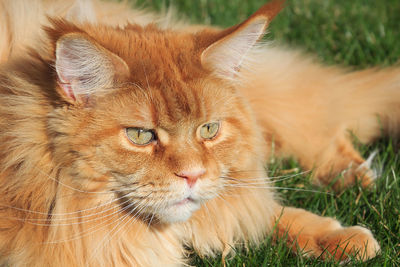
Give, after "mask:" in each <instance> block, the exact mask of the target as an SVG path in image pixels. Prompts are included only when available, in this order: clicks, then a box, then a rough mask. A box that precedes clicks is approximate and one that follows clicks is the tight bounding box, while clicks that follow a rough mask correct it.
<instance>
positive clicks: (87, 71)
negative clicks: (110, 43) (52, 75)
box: [55, 33, 128, 102]
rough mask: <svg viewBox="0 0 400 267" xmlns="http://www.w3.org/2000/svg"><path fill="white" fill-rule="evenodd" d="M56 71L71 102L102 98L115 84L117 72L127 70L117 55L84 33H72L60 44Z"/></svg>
mask: <svg viewBox="0 0 400 267" xmlns="http://www.w3.org/2000/svg"><path fill="white" fill-rule="evenodd" d="M55 65H56V71H57V76H58V81H59V85H60V87H61V88H62V89H63V93H64V94H65V96H67V98H68V100H69V101H72V102H75V101H77V100H80V99H83V98H88V97H90V96H91V95H102V94H105V93H106V92H108V91H109V89H110V88H112V87H113V85H114V83H115V76H116V75H117V73H116V70H117V69H121V66H123V67H124V69H127V68H128V67H127V65H126V63H125V62H124V61H123V60H122V59H121V58H119V57H118V56H117V55H115V54H113V53H111V52H110V51H108V50H107V49H105V48H103V47H102V46H100V45H99V44H97V43H96V42H95V41H94V40H92V39H91V38H90V37H88V36H85V35H84V34H81V33H69V34H66V35H64V36H62V37H61V38H60V39H59V40H58V41H57V43H56V61H55Z"/></svg>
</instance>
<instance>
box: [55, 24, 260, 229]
mask: <svg viewBox="0 0 400 267" xmlns="http://www.w3.org/2000/svg"><path fill="white" fill-rule="evenodd" d="M248 24H249V25H248V26H246V27H244V29H243V30H240V31H238V32H234V33H235V34H234V36H233V37H232V38H231V39H232V40H230V39H228V43H226V39H227V38H226V36H225V35H226V34H225V33H223V34H220V33H218V34H219V35H221V36H222V37H224V36H225V38H224V39H222V41H217V42H215V40H219V39H218V38H219V37H218V38H215V37H213V34H214V33H211V34H210V33H204V34H206V35H207V36H206V37H205V38H204V39H205V40H208V39H213V38H214V39H215V40H214V41H213V42H212V44H211V45H209V46H208V47H205V48H206V49H205V48H198V46H199V45H198V43H199V42H200V43H201V40H200V39H199V38H200V37H199V35H193V36H192V35H185V34H181V35H177V36H174V34H171V33H163V32H157V31H155V32H154V31H150V32H149V33H148V34H147V36H146V38H143V37H142V35H141V33H140V34H139V35H138V33H137V32H133V33H132V31H131V30H127V31H126V32H124V33H123V34H122V37H121V31H118V32H117V33H113V32H111V33H109V36H111V37H113V38H110V40H109V41H108V43H107V41H104V38H103V41H102V44H101V45H100V44H99V43H98V42H96V41H95V40H93V38H92V36H90V37H88V36H87V35H86V34H82V33H68V34H66V35H64V36H62V37H61V38H59V40H58V41H57V47H56V61H55V63H56V70H57V75H58V90H59V92H61V94H62V95H63V96H64V98H66V99H67V100H68V102H70V103H72V104H71V105H68V107H62V108H58V109H56V110H55V112H54V114H53V117H52V119H51V120H50V124H51V128H53V129H55V133H54V136H55V138H54V147H56V149H55V151H56V154H57V155H58V159H59V160H60V161H61V164H65V165H66V166H67V168H69V173H70V174H71V176H72V177H73V179H75V180H76V182H77V183H80V186H82V187H83V188H84V190H94V191H106V192H111V193H112V194H113V196H114V199H118V203H119V205H120V207H121V209H122V210H124V211H126V212H128V213H130V214H132V215H133V216H135V217H141V218H142V219H153V218H156V219H158V220H160V221H163V222H176V221H185V220H187V219H188V218H189V217H190V216H191V215H192V213H193V212H194V211H196V210H197V209H199V208H200V207H201V205H202V204H203V203H204V202H206V201H207V200H209V199H212V198H216V197H218V196H219V195H220V194H222V193H223V192H224V190H226V189H227V188H226V185H227V183H229V179H226V176H227V175H229V173H230V172H231V171H238V170H239V171H243V170H244V171H246V170H249V169H251V168H254V166H253V165H252V163H253V162H255V160H254V158H256V157H258V156H259V154H258V150H259V140H260V138H259V137H260V133H259V132H258V129H257V127H256V124H255V122H254V119H253V117H252V115H251V112H250V111H249V109H248V107H247V104H246V103H245V102H244V100H243V99H242V98H241V97H240V96H239V95H238V93H237V92H236V90H235V88H234V86H233V85H232V83H231V82H228V81H227V80H228V79H224V78H221V75H222V76H223V75H225V76H233V75H235V74H234V72H236V71H237V68H238V64H241V61H242V58H240V57H239V58H234V59H230V58H229V57H231V56H232V55H231V54H229V53H228V54H226V53H227V49H228V48H229V47H232V46H233V45H235V49H236V50H235V51H234V52H235V53H236V52H240V49H242V50H243V51H247V50H248V49H249V47H248V46H249V45H253V44H254V42H255V41H256V40H257V39H258V36H257V35H256V34H255V33H258V34H259V35H260V34H262V32H263V30H264V28H265V24H266V22H265V21H261V20H259V19H258V20H255V22H254V23H248ZM102 34H103V35H104V32H102ZM113 34H114V35H113ZM218 34H217V35H218ZM210 36H211V37H212V38H210ZM115 38H124V39H121V40H122V43H123V44H124V45H120V44H116V42H115V40H114V39H115ZM238 39H239V40H238ZM241 39H244V40H241ZM242 43H244V44H242ZM241 45H242V46H243V47H241ZM132 47H140V49H132ZM237 49H239V51H237ZM117 54H118V56H117ZM221 56H222V57H221ZM234 56H237V54H235V55H234ZM224 58H226V62H224ZM216 61H217V62H216ZM221 62H222V63H223V64H221ZM210 66H211V68H212V66H216V67H215V68H216V70H215V71H210ZM216 73H217V75H216ZM218 74H219V75H218ZM225 78H229V77H225ZM230 78H231V77H230ZM66 155H69V156H68V157H67V156H66ZM56 158H57V157H56ZM66 158H68V160H69V161H70V162H63V161H65V159H66ZM228 189H229V188H228Z"/></svg>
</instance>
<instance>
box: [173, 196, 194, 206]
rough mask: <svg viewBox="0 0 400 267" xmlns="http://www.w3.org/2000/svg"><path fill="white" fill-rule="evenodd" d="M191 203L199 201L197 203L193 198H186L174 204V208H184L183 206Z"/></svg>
mask: <svg viewBox="0 0 400 267" xmlns="http://www.w3.org/2000/svg"><path fill="white" fill-rule="evenodd" d="M191 202H198V201H195V200H194V199H193V198H190V197H187V198H185V199H183V200H181V201H178V202H176V203H174V204H173V206H182V205H185V204H189V203H191Z"/></svg>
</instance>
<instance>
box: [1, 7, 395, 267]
mask: <svg viewBox="0 0 400 267" xmlns="http://www.w3.org/2000/svg"><path fill="white" fill-rule="evenodd" d="M0 3H1V5H2V7H3V9H2V10H3V13H1V16H2V17H1V20H2V22H4V21H6V23H5V24H1V25H3V26H2V27H5V28H7V31H4V32H6V33H7V34H4V35H1V38H0V44H1V45H0V51H2V52H1V53H2V54H1V58H2V60H3V61H4V63H2V65H1V67H0V129H1V130H0V144H1V150H0V193H1V199H0V230H1V231H0V255H1V262H2V263H8V264H10V265H11V266H25V265H27V266H160V265H165V266H176V265H183V264H185V262H186V260H185V258H186V250H185V247H186V246H190V247H193V248H194V250H195V251H196V252H197V253H199V254H200V255H202V256H207V255H215V254H217V253H222V254H223V255H226V254H227V253H229V251H230V250H231V248H232V247H234V246H235V245H236V244H242V243H243V242H251V243H257V242H259V241H260V240H262V239H263V237H264V236H265V235H266V234H268V233H271V232H272V231H273V229H274V228H276V230H277V235H278V238H279V237H283V238H287V239H288V244H289V245H291V246H293V247H294V248H296V246H297V247H298V248H299V249H300V250H301V252H302V253H304V254H307V255H309V256H315V257H318V256H321V257H322V258H331V257H333V258H335V259H337V260H346V259H347V258H348V257H349V256H350V255H351V256H355V257H357V258H359V259H360V260H366V259H368V258H371V257H374V256H375V255H376V253H377V252H378V251H379V245H378V243H377V242H376V240H375V239H374V237H373V236H372V234H371V232H370V231H369V230H367V229H365V228H363V227H359V226H353V227H343V226H341V225H340V223H339V222H338V221H336V220H335V219H332V218H327V217H320V216H317V215H315V214H312V213H309V212H307V211H305V210H303V209H297V208H290V207H283V206H282V205H281V204H280V203H279V202H278V201H277V200H276V199H275V196H274V192H273V190H272V189H271V181H269V180H268V179H260V178H262V177H265V176H266V174H265V169H264V164H265V162H266V159H267V157H268V155H269V147H270V144H271V142H272V141H273V140H274V142H275V144H276V146H277V147H278V148H279V150H280V151H281V152H282V153H288V154H293V155H295V156H297V157H298V158H299V160H300V162H301V163H302V164H303V165H304V166H305V167H308V168H312V167H315V170H316V175H315V179H316V181H320V182H321V183H328V182H330V181H331V179H332V178H333V177H335V176H336V175H337V174H338V173H340V172H342V171H344V170H345V171H346V173H345V174H344V175H343V179H342V180H341V181H339V182H338V184H337V185H336V186H337V187H341V186H345V185H348V184H351V183H353V182H354V181H355V180H357V179H359V180H361V182H363V183H364V184H365V185H368V184H369V183H370V182H371V180H372V178H373V173H372V172H371V171H370V170H369V169H368V166H367V164H365V161H364V160H363V159H362V158H361V157H360V155H359V154H358V153H357V152H356V151H355V150H354V148H353V147H352V145H351V142H350V141H349V139H348V138H349V137H348V133H347V130H348V129H351V130H353V131H354V132H355V133H356V134H357V135H358V136H359V138H360V139H361V140H363V141H370V140H372V139H373V138H375V137H376V136H378V135H379V134H380V127H383V128H384V130H385V131H387V132H391V133H396V130H397V125H398V120H399V118H400V116H399V99H400V98H399V95H400V90H399V82H400V75H399V74H400V72H399V70H398V69H387V70H385V71H374V70H366V71H361V72H355V73H350V74H348V73H344V72H342V71H341V70H339V69H334V68H325V67H321V66H319V65H316V64H314V63H312V62H310V61H309V60H307V59H304V58H302V57H301V56H298V55H293V54H291V53H289V52H285V51H280V50H277V49H272V48H266V49H264V48H260V47H256V46H257V45H256V44H257V41H258V40H259V39H260V38H261V37H262V36H263V33H264V31H265V29H266V27H267V25H268V23H269V22H270V21H271V19H272V18H273V17H274V16H275V15H276V14H277V13H278V12H279V10H280V9H281V7H282V3H281V2H279V1H275V2H271V3H269V4H266V5H264V6H262V7H261V8H260V9H259V10H258V11H257V12H256V13H254V14H253V15H252V16H251V17H250V18H249V19H247V20H246V21H244V22H243V23H241V24H239V25H236V26H233V27H231V28H228V29H225V30H219V29H213V28H203V27H192V26H188V27H187V28H185V26H182V28H179V29H173V28H174V27H175V26H173V27H171V29H160V28H159V27H157V26H156V25H155V24H148V25H146V24H147V22H143V23H141V24H143V25H142V26H141V25H139V24H131V23H130V24H126V25H123V21H124V20H126V19H127V17H128V16H131V15H132V14H134V13H130V12H128V11H127V13H124V14H125V15H124V14H121V15H118V13H116V14H114V15H111V13H109V15H104V13H102V12H101V10H103V11H112V10H116V9H115V8H118V7H119V5H120V4H115V3H114V4H106V3H100V2H96V1H95V2H94V4H93V5H91V4H90V2H87V1H83V2H77V3H80V4H82V5H89V6H91V7H90V8H89V9H85V8H84V9H82V8H80V7H79V4H77V5H75V4H74V3H73V2H69V1H67V3H68V4H66V3H65V2H63V3H61V1H60V2H53V3H52V4H51V5H50V4H49V3H46V1H44V0H43V1H39V0H37V1H29V2H28V1H2V2H0ZM42 4H43V5H42ZM45 4H48V5H45ZM21 6H24V7H25V8H26V10H31V11H32V10H37V12H41V13H38V14H36V16H35V18H36V19H37V20H35V21H36V22H35V23H33V24H31V25H29V28H30V29H32V30H31V31H30V34H29V36H32V38H36V36H40V37H41V38H42V39H44V40H42V41H40V42H39V41H32V40H29V38H26V37H25V36H24V35H21V34H19V30H21V29H20V28H21V27H22V28H23V27H25V26H24V24H20V23H17V22H16V21H17V19H15V18H17V16H13V15H15V14H16V13H13V12H20V11H21V9H19V8H18V7H21ZM102 7H105V8H103V9H101V8H102ZM76 8H77V9H76ZM132 12H134V11H132ZM28 13H29V11H28ZM46 14H50V15H53V16H56V17H57V18H52V19H49V21H47V18H46V16H45V15H46ZM71 14H75V15H76V16H75V17H74V16H73V15H71ZM32 16H33V15H32ZM82 18H83V19H82ZM146 18H148V17H147V16H146ZM154 18H155V17H154ZM18 19H19V18H18ZM114 19H115V20H114ZM80 20H81V21H80ZM96 20H97V22H96ZM21 21H24V20H23V19H22V18H21ZM71 21H72V22H71ZM4 25H6V26H4ZM40 25H45V26H46V27H45V32H46V35H47V37H44V34H43V33H41V29H40ZM177 28H178V27H177ZM16 36H19V37H20V38H15V37H16ZM30 41H32V42H30ZM28 45H29V46H30V47H31V48H29V49H28V48H26V46H28ZM287 103H290V105H287ZM377 115H379V116H380V119H381V120H380V122H381V124H379V123H378V121H377V120H376V116H377ZM321 125H323V126H322V127H321ZM293 244H295V245H293Z"/></svg>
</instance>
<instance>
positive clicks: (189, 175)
mask: <svg viewBox="0 0 400 267" xmlns="http://www.w3.org/2000/svg"><path fill="white" fill-rule="evenodd" d="M205 173H206V170H205V169H204V168H198V169H192V170H188V171H181V172H179V173H175V175H176V176H178V177H181V178H183V179H185V180H186V182H187V183H188V185H189V187H193V186H194V185H195V183H196V181H197V180H198V179H199V178H200V177H201V176H202V175H203V174H205Z"/></svg>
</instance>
